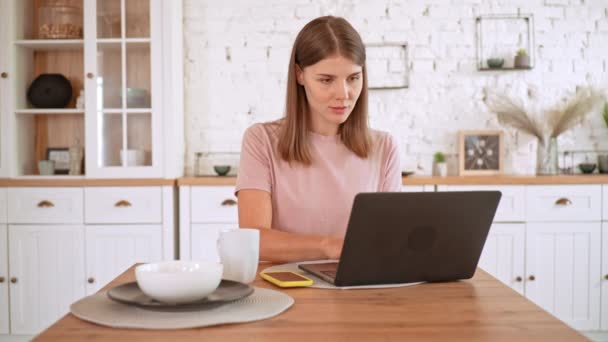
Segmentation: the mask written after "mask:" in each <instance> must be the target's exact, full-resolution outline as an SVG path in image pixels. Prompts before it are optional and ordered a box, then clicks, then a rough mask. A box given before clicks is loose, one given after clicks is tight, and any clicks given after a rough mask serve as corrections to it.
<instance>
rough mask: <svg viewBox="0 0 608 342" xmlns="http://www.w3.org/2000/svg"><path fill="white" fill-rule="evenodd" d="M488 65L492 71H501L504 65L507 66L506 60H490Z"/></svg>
mask: <svg viewBox="0 0 608 342" xmlns="http://www.w3.org/2000/svg"><path fill="white" fill-rule="evenodd" d="M486 62H487V63H488V68H490V69H500V68H502V66H503V64H505V60H504V58H488V60H487V61H486Z"/></svg>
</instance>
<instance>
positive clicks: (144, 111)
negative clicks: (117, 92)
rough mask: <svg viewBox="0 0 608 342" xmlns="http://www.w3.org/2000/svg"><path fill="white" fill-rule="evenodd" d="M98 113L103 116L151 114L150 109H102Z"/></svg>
mask: <svg viewBox="0 0 608 342" xmlns="http://www.w3.org/2000/svg"><path fill="white" fill-rule="evenodd" d="M98 112H101V113H103V114H122V113H127V114H150V113H152V108H132V109H102V110H99V111H98Z"/></svg>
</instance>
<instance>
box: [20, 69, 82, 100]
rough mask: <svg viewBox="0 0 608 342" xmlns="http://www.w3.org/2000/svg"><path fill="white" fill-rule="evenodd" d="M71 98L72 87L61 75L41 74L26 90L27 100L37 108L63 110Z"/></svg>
mask: <svg viewBox="0 0 608 342" xmlns="http://www.w3.org/2000/svg"><path fill="white" fill-rule="evenodd" d="M71 98H72V85H71V84H70V81H69V80H68V79H67V78H65V76H63V75H61V74H41V75H40V76H38V77H36V79H35V80H34V81H33V82H32V84H30V87H29V88H28V90H27V99H28V100H29V101H30V103H31V104H32V105H33V106H34V107H37V108H65V106H67V104H68V103H69V102H70V99H71Z"/></svg>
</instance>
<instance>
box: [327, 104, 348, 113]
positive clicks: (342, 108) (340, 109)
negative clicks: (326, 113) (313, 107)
mask: <svg viewBox="0 0 608 342" xmlns="http://www.w3.org/2000/svg"><path fill="white" fill-rule="evenodd" d="M346 108H348V107H346V106H339V107H329V109H331V111H332V112H333V113H334V114H344V113H346Z"/></svg>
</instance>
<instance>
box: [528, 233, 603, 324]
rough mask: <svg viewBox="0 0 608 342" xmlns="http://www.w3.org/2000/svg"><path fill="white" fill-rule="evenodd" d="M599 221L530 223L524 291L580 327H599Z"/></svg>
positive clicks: (562, 318) (560, 317)
mask: <svg viewBox="0 0 608 342" xmlns="http://www.w3.org/2000/svg"><path fill="white" fill-rule="evenodd" d="M600 237H601V226H600V223H599V222H572V223H557V222H551V223H529V224H528V225H527V232H526V280H525V281H526V285H525V286H526V289H525V292H526V296H527V297H528V298H529V299H530V300H532V301H534V302H535V303H537V304H538V305H539V306H541V307H542V308H543V309H545V310H547V311H549V312H551V313H552V314H554V315H555V316H556V317H558V318H559V319H561V320H563V321H564V322H566V323H568V324H569V325H570V326H572V327H573V328H575V329H578V330H597V329H599V327H600V285H601V276H600V271H601V268H600V267H601V265H600V260H601V251H600V248H601V239H600Z"/></svg>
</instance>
